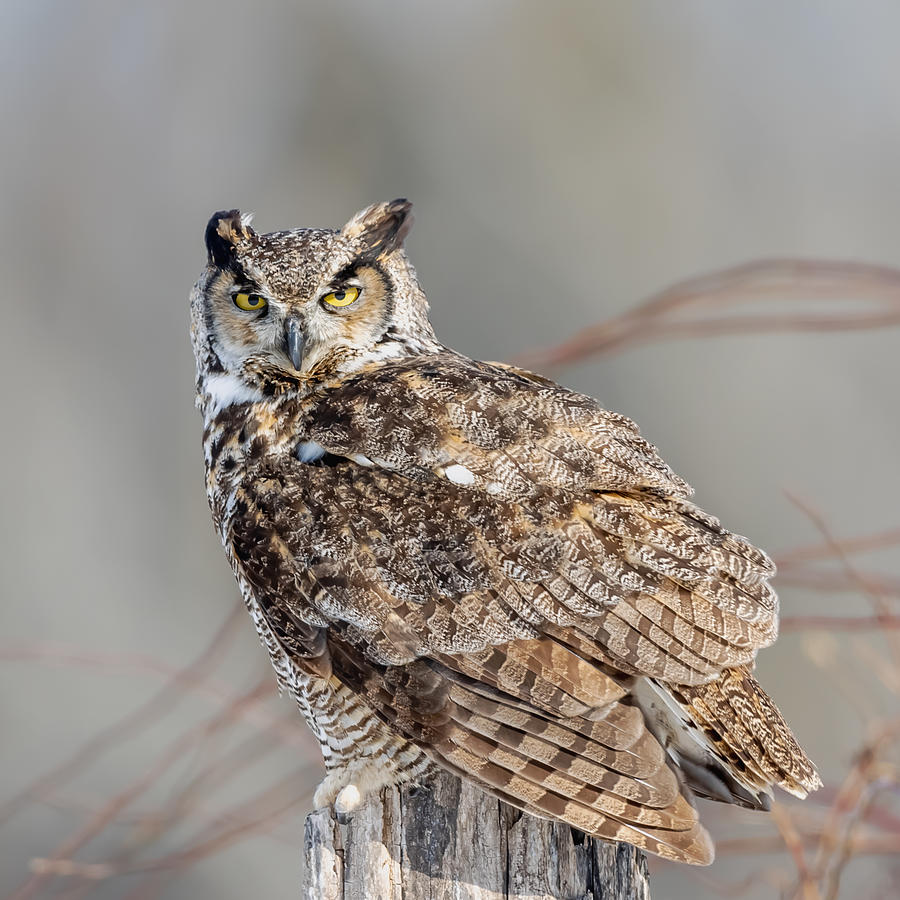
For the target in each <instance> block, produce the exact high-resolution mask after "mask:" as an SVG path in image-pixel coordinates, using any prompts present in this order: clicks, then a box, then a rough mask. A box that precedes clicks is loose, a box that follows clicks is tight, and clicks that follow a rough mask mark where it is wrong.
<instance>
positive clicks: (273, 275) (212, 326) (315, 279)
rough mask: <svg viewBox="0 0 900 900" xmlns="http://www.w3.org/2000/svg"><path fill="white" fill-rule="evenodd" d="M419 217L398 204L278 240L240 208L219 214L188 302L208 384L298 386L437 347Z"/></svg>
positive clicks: (287, 234)
mask: <svg viewBox="0 0 900 900" xmlns="http://www.w3.org/2000/svg"><path fill="white" fill-rule="evenodd" d="M411 209H412V204H410V203H409V202H408V201H406V200H394V201H392V202H390V203H378V204H375V205H374V206H370V207H368V208H367V209H364V210H362V211H361V212H359V213H357V214H356V215H355V216H353V217H352V218H351V219H350V221H349V222H347V224H346V225H344V227H343V228H341V229H340V230H337V231H335V230H330V229H315V228H298V229H295V230H293V231H276V232H272V233H270V234H257V233H256V232H255V231H254V230H253V229H252V228H251V227H250V218H249V216H242V215H241V213H240V212H239V211H238V210H236V209H234V210H229V211H227V212H218V213H215V215H213V217H212V218H211V219H210V221H209V224H208V225H207V227H206V249H207V256H208V259H207V267H206V271H205V272H204V273H203V275H201V277H200V280H199V281H198V282H197V284H196V286H195V287H194V291H193V294H192V295H191V334H192V340H193V344H194V352H195V354H196V356H197V367H198V375H199V377H200V379H201V380H202V379H203V378H204V377H205V376H208V375H211V374H215V375H231V376H235V377H237V378H240V379H243V380H245V381H246V382H247V383H248V384H252V385H255V386H259V385H260V383H261V382H265V381H266V380H267V379H268V380H270V381H273V382H280V383H281V384H290V383H291V382H292V380H293V381H295V382H298V383H299V382H302V381H303V379H304V378H309V377H310V376H312V375H321V376H324V377H327V376H329V375H332V374H338V373H341V372H345V371H351V370H353V369H354V368H358V367H359V366H360V365H363V364H364V363H365V362H366V361H367V360H375V359H379V358H390V357H392V356H399V355H408V354H410V353H416V352H422V351H423V350H425V349H427V348H428V347H429V346H431V345H434V332H433V331H432V329H431V325H430V324H429V322H428V304H427V302H426V300H425V295H424V294H423V293H422V290H421V288H420V287H419V284H418V281H417V280H416V274H415V271H414V270H413V268H412V265H411V264H410V262H409V260H408V259H407V257H406V253H405V252H404V250H403V241H404V239H405V238H406V235H407V234H408V233H409V229H410V226H411V225H412V214H411Z"/></svg>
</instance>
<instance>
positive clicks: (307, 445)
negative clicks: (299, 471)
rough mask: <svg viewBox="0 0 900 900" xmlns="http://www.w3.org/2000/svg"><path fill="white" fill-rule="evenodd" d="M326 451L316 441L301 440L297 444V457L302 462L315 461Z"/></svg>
mask: <svg viewBox="0 0 900 900" xmlns="http://www.w3.org/2000/svg"><path fill="white" fill-rule="evenodd" d="M327 452H328V451H327V450H326V449H325V448H324V447H323V446H322V445H321V444H320V443H318V442H317V441H303V442H302V443H300V444H297V459H299V460H300V462H302V463H311V462H315V461H316V460H317V459H321V458H322V457H323V456H324V455H325V454H326V453H327Z"/></svg>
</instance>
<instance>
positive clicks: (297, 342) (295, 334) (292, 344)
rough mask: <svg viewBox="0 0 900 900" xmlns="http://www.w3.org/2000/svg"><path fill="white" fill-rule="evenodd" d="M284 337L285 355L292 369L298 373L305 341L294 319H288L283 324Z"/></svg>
mask: <svg viewBox="0 0 900 900" xmlns="http://www.w3.org/2000/svg"><path fill="white" fill-rule="evenodd" d="M284 337H285V346H286V347H287V355H288V356H289V357H290V358H291V362H292V363H293V364H294V368H295V369H296V370H297V371H298V372H299V371H300V367H301V366H302V365H303V345H304V344H305V343H306V339H305V338H304V337H303V330H302V329H301V327H300V323H299V322H298V321H297V320H296V319H288V320H287V321H286V322H285V323H284Z"/></svg>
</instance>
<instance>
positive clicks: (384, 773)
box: [313, 759, 396, 825]
mask: <svg viewBox="0 0 900 900" xmlns="http://www.w3.org/2000/svg"><path fill="white" fill-rule="evenodd" d="M395 780H396V774H394V773H393V772H391V771H390V769H389V768H388V767H387V766H385V765H384V764H383V763H382V764H379V763H376V762H373V761H372V760H369V759H364V760H357V761H354V762H352V763H350V764H349V765H346V766H342V767H341V768H339V769H335V770H334V771H332V772H329V773H328V775H327V776H326V777H325V780H324V781H323V782H322V783H321V784H320V785H319V787H318V788H317V789H316V793H315V795H314V796H313V805H314V806H315V808H316V809H324V808H325V807H331V808H332V809H333V810H334V816H335V818H336V819H337V820H338V822H339V823H340V824H341V825H346V824H347V821H348V820H349V818H350V816H351V815H353V813H354V812H356V810H357V809H359V807H360V806H362V804H363V803H364V802H365V800H366V797H368V796H369V794H372V793H375V792H376V791H378V790H380V789H381V788H383V787H384V786H385V785H386V784H392V783H393V782H394V781H395Z"/></svg>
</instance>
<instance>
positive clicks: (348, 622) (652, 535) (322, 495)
mask: <svg viewBox="0 0 900 900" xmlns="http://www.w3.org/2000/svg"><path fill="white" fill-rule="evenodd" d="M410 223H411V216H410V208H409V204H408V203H406V202H405V201H394V202H393V203H389V204H379V205H376V206H374V207H370V208H369V209H367V210H364V211H363V212H361V213H359V214H357V215H356V216H354V217H353V219H351V220H350V222H348V224H347V225H346V226H344V228H343V229H341V230H340V231H328V230H315V229H298V230H296V231H289V232H278V233H274V234H268V235H258V234H256V233H255V232H254V231H253V230H252V229H251V228H250V226H249V222H248V220H247V219H244V218H242V217H241V216H240V214H239V213H238V212H237V211H231V212H227V213H217V214H216V215H215V216H214V217H213V219H212V220H211V222H210V224H209V227H208V229H207V247H208V252H209V264H208V266H207V269H206V271H205V273H204V274H203V276H202V277H201V279H200V281H199V282H198V284H197V286H196V288H195V290H194V293H193V296H192V320H193V322H192V335H193V343H194V350H195V353H196V356H197V365H198V383H197V390H198V402H199V405H200V408H201V410H202V412H203V416H204V422H205V433H204V442H205V451H206V467H207V489H208V493H209V499H210V505H211V507H212V511H213V518H214V520H215V524H216V527H217V529H218V530H219V533H220V534H221V536H222V540H223V543H224V545H225V549H226V553H227V555H228V558H229V560H230V561H231V564H232V567H233V569H234V572H235V576H236V577H237V580H238V583H239V584H240V586H241V590H242V592H243V595H244V598H245V600H246V602H247V605H248V608H249V609H250V612H251V614H252V615H253V618H254V620H255V622H256V625H257V628H258V629H259V631H260V635H261V636H262V638H263V640H264V642H265V644H266V646H267V648H268V650H269V652H270V654H271V656H272V660H273V664H274V666H275V669H276V672H277V674H278V677H279V680H280V683H281V685H282V686H283V687H284V688H286V689H287V690H289V691H290V692H291V693H293V694H294V695H295V696H296V698H297V701H298V703H299V705H300V708H301V710H302V711H303V713H304V715H305V717H306V719H307V721H308V722H309V724H310V727H311V728H312V729H313V731H314V733H315V734H316V736H317V737H318V739H319V741H320V743H321V745H322V750H323V754H324V756H325V761H326V765H327V767H328V772H329V774H328V777H327V778H326V780H325V782H324V783H323V785H322V786H321V788H320V789H319V792H318V794H317V802H319V803H329V802H335V805H336V806H337V808H338V810H339V811H340V812H348V811H350V810H352V808H353V806H354V805H355V804H356V803H357V802H358V800H359V798H360V796H361V794H362V793H364V792H365V791H366V790H371V789H374V788H376V787H378V786H379V785H381V784H384V783H388V782H391V781H399V780H404V779H418V778H423V777H425V776H427V773H428V771H429V770H430V769H431V768H432V767H434V766H438V767H441V768H444V769H447V770H449V771H451V772H455V773H457V774H459V775H460V776H462V777H463V778H466V779H468V780H470V781H474V782H476V783H477V784H479V785H480V786H482V787H483V788H484V789H485V790H488V791H490V792H491V793H493V794H495V795H496V796H497V797H500V798H501V799H503V800H505V801H507V802H509V803H511V804H513V805H514V806H517V807H519V808H520V809H523V810H526V811H528V812H531V813H534V814H536V815H540V816H546V817H550V818H555V819H559V820H561V821H565V822H568V823H570V824H572V825H575V826H577V827H579V828H582V829H584V830H585V831H588V832H590V833H591V834H595V835H597V836H599V837H603V838H607V839H611V840H624V841H628V842H630V843H632V844H636V845H637V846H639V847H642V848H644V849H647V850H649V851H652V852H654V853H658V854H660V855H662V856H665V857H668V858H671V859H679V860H684V861H688V862H695V863H706V862H709V861H710V860H711V859H712V845H711V842H710V840H709V837H708V835H707V834H706V832H705V830H704V829H703V828H702V826H701V825H700V824H699V822H698V820H697V813H696V810H695V808H694V806H693V803H692V800H693V797H694V796H695V795H699V796H703V797H709V798H712V799H718V800H724V801H726V802H731V803H738V804H741V805H744V806H749V807H753V808H765V807H767V805H768V802H769V796H770V788H771V785H773V784H778V785H781V786H782V787H783V788H785V789H786V790H788V791H790V792H792V793H794V794H797V795H799V796H804V795H805V793H806V792H807V791H808V790H812V789H814V788H816V787H817V786H818V785H819V779H818V776H817V774H816V772H815V770H814V768H813V767H812V765H811V763H810V762H809V760H808V759H807V758H806V756H805V755H804V753H803V751H802V750H801V749H800V747H799V746H798V745H797V743H796V741H795V740H794V737H793V735H792V734H791V732H790V729H789V728H788V726H787V725H786V724H785V722H784V720H783V719H782V717H781V715H780V714H779V712H778V710H777V709H776V708H775V706H774V704H773V703H772V701H771V700H770V699H769V698H768V697H767V696H766V694H765V693H764V692H763V691H762V689H761V688H760V686H759V685H758V683H757V682H756V681H755V679H754V678H753V676H752V674H751V670H752V667H753V661H754V658H755V656H756V652H757V651H758V650H759V648H760V647H764V646H766V645H768V644H770V643H771V642H772V641H773V640H774V639H775V637H776V632H777V599H776V597H775V594H774V592H773V591H772V589H771V587H770V586H769V583H768V579H769V578H770V577H771V576H772V574H773V573H774V569H773V567H772V564H771V562H770V561H769V559H768V557H767V556H766V555H765V554H764V553H762V552H761V551H760V550H758V549H756V548H755V547H753V546H752V545H751V544H749V543H748V542H747V541H746V540H745V539H744V538H742V537H739V536H737V535H734V534H731V533H730V532H728V531H726V530H725V529H724V528H722V526H721V525H720V524H719V522H718V521H717V520H716V519H714V518H712V517H711V516H709V515H707V514H706V513H704V512H702V511H701V510H699V509H698V508H697V507H695V506H694V505H693V504H691V502H690V501H689V500H688V499H687V497H688V495H689V494H690V489H689V487H688V486H687V485H686V484H685V482H684V481H683V480H682V479H680V478H679V477H678V476H677V475H676V474H675V473H674V472H672V470H671V469H670V468H669V467H668V466H667V465H666V464H665V462H663V460H662V459H661V458H660V457H659V455H658V454H657V452H656V449H655V448H654V447H653V446H651V445H650V444H649V443H648V442H647V441H646V440H644V439H643V438H642V437H641V436H640V434H639V432H638V429H637V427H636V426H635V425H634V423H633V422H631V421H630V420H629V419H627V418H625V417H624V416H621V415H617V414H615V413H611V412H609V411H607V410H604V409H603V408H602V407H601V406H600V405H599V404H598V403H597V402H596V401H595V400H592V399H591V398H589V397H586V396H583V395H580V394H576V393H573V392H572V391H568V390H566V389H565V388H563V387H560V386H559V385H556V384H554V383H552V382H550V381H548V380H546V379H544V378H541V377H539V376H536V375H533V374H531V373H528V372H522V371H519V370H517V369H514V368H512V367H509V366H504V365H501V364H496V363H482V362H476V361H473V360H471V359H467V358H466V357H463V356H461V355H459V354H457V353H454V352H453V351H452V350H449V349H447V348H446V347H444V346H442V345H441V344H440V343H438V341H437V340H436V339H435V337H434V333H433V331H432V329H431V326H430V324H429V322H428V318H427V308H428V307H427V303H426V300H425V297H424V294H423V293H422V291H421V288H420V287H419V285H418V282H417V280H416V277H415V272H414V271H413V269H412V267H411V265H410V264H409V261H408V260H407V257H406V254H405V253H404V251H403V249H402V243H403V239H404V237H405V235H406V233H407V231H408V229H409V225H410ZM246 297H249V298H250V299H249V300H244V299H243V298H246ZM240 303H243V304H244V306H248V307H250V308H247V309H245V308H243V307H242V306H240Z"/></svg>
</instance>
